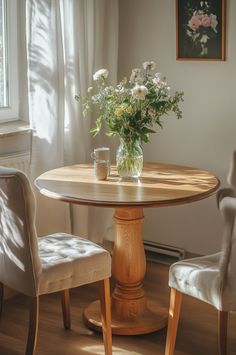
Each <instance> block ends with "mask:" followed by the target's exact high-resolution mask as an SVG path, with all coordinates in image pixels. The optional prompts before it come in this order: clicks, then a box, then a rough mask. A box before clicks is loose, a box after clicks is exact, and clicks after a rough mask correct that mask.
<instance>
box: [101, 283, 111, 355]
mask: <svg viewBox="0 0 236 355" xmlns="http://www.w3.org/2000/svg"><path fill="white" fill-rule="evenodd" d="M99 286H100V290H99V291H100V304H101V318H102V333H103V342H104V348H105V355H112V334H111V298H110V280H109V279H105V280H102V281H100V285H99Z"/></svg>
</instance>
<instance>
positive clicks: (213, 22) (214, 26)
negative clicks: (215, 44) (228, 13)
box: [210, 14, 218, 33]
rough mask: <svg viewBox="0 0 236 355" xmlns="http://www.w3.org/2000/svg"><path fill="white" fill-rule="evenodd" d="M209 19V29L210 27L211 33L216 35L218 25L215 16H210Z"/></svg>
mask: <svg viewBox="0 0 236 355" xmlns="http://www.w3.org/2000/svg"><path fill="white" fill-rule="evenodd" d="M210 17H211V27H212V29H213V31H214V32H215V33H217V29H216V27H217V25H218V21H217V16H216V15H213V14H211V15H210Z"/></svg>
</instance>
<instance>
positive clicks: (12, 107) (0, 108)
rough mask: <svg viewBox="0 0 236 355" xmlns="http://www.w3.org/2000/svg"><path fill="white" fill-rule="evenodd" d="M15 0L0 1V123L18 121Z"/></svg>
mask: <svg viewBox="0 0 236 355" xmlns="http://www.w3.org/2000/svg"><path fill="white" fill-rule="evenodd" d="M17 32H18V31H17V0H0V121H1V122H4V121H9V120H14V119H18V56H17V53H18V47H17Z"/></svg>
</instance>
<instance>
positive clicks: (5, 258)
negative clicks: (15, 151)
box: [0, 167, 41, 296]
mask: <svg viewBox="0 0 236 355" xmlns="http://www.w3.org/2000/svg"><path fill="white" fill-rule="evenodd" d="M35 208H36V207H35V198H34V194H33V191H32V188H31V186H30V182H29V180H28V178H27V176H26V175H25V174H24V173H22V172H20V171H19V170H16V169H12V168H5V167H0V281H1V282H2V283H3V284H5V285H6V286H8V287H10V288H13V289H15V290H17V291H19V292H22V293H24V294H26V295H29V296H36V295H37V285H38V282H37V280H38V275H39V273H40V272H41V263H40V259H39V255H38V242H37V235H36V229H35Z"/></svg>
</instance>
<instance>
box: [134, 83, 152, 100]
mask: <svg viewBox="0 0 236 355" xmlns="http://www.w3.org/2000/svg"><path fill="white" fill-rule="evenodd" d="M131 93H132V95H133V96H134V97H135V98H136V99H139V100H145V96H146V95H147V93H148V89H147V88H146V86H144V85H135V87H134V88H133V89H132V90H131Z"/></svg>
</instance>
